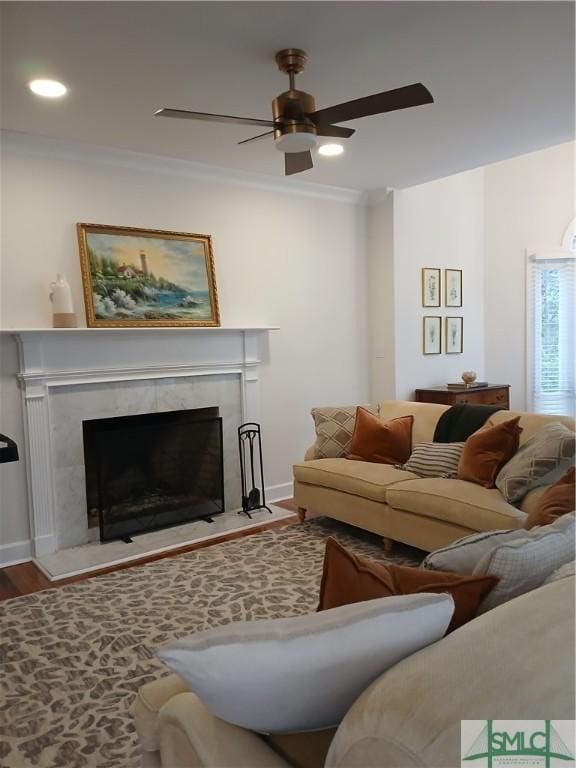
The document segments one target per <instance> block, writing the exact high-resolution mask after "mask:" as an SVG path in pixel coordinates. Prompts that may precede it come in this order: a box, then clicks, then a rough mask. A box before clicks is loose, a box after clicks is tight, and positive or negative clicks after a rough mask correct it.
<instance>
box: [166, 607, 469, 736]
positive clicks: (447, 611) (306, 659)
mask: <svg viewBox="0 0 576 768" xmlns="http://www.w3.org/2000/svg"><path fill="white" fill-rule="evenodd" d="M453 613H454V601H453V599H452V597H450V595H444V594H436V595H431V594H420V595H403V596H401V597H385V598H382V599H381V600H368V601H366V602H364V603H355V604H354V605H344V606H342V607H340V608H333V609H332V610H329V611H322V612H321V613H312V614H308V615H304V616H292V617H290V618H280V619H267V620H262V621H236V622H232V623H230V624H225V625H223V626H219V627H215V628H213V629H208V630H205V631H203V632H197V633H196V634H194V635H192V636H190V637H183V638H180V639H177V640H174V641H173V642H172V643H169V644H168V645H165V646H163V647H162V648H161V649H160V650H159V651H158V652H157V655H158V656H159V658H160V659H162V661H164V662H165V663H166V664H168V665H169V666H170V667H171V668H172V669H173V670H174V671H176V672H177V674H179V675H180V676H181V677H182V678H183V679H184V680H185V681H186V682H187V683H188V685H189V687H190V689H191V690H193V691H194V692H195V693H196V694H197V695H198V696H199V698H200V699H201V700H202V702H203V703H204V705H205V706H206V708H207V709H208V710H209V711H210V712H211V713H212V714H213V715H216V716H217V717H220V718H222V719H223V720H225V721H226V722H229V723H233V724H234V725H239V726H241V727H242V728H248V729H250V730H253V731H259V732H264V733H286V732H294V731H304V730H311V731H312V730H319V729H322V728H329V727H332V726H334V725H336V724H337V723H339V722H340V720H341V719H342V717H343V716H344V715H345V714H346V712H347V710H348V709H349V708H350V706H351V705H352V704H353V702H354V701H355V700H356V698H357V697H358V696H359V695H360V693H361V692H362V691H363V690H364V689H365V688H366V686H368V685H369V684H370V683H371V682H372V681H373V680H375V679H376V678H377V677H379V676H380V675H381V674H382V673H383V672H384V671H385V670H386V669H388V668H389V667H391V666H392V665H393V664H397V663H398V662H399V661H400V660H401V659H403V658H405V657H406V656H408V655H410V654H411V653H415V652H416V651H417V650H419V649H421V648H424V647H425V646H427V645H429V644H430V643H434V642H436V641H437V640H439V639H440V638H441V637H443V635H444V633H445V632H446V628H447V627H448V625H449V623H450V620H451V618H452V614H453ZM239 692H240V693H241V695H239Z"/></svg>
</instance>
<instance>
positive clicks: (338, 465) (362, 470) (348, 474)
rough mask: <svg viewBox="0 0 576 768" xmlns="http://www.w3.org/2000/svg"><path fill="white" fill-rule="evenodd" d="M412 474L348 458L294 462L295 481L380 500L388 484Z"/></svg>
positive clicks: (384, 465)
mask: <svg viewBox="0 0 576 768" xmlns="http://www.w3.org/2000/svg"><path fill="white" fill-rule="evenodd" d="M415 477H416V475H414V474H412V472H404V471H403V470H401V469H396V468H395V467H393V466H392V465H391V464H372V463H370V462H367V461H352V460H350V459H314V460H313V461H303V462H300V463H299V464H294V478H295V479H296V480H297V481H298V482H299V483H308V485H321V486H324V487H325V488H334V489H335V490H337V491H343V492H344V493H351V494H353V495H354V496H363V497H364V498H366V499H372V501H381V502H384V501H386V489H387V487H388V486H389V485H392V484H393V483H398V482H401V481H403V480H411V479H412V478H415Z"/></svg>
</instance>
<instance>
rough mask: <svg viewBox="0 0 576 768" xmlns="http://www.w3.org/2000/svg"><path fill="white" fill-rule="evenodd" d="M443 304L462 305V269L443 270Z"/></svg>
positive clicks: (450, 305) (448, 305) (449, 305)
mask: <svg viewBox="0 0 576 768" xmlns="http://www.w3.org/2000/svg"><path fill="white" fill-rule="evenodd" d="M444 306H445V307H461V306H462V270H461V269H445V270H444Z"/></svg>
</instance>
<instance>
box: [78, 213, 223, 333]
mask: <svg viewBox="0 0 576 768" xmlns="http://www.w3.org/2000/svg"><path fill="white" fill-rule="evenodd" d="M76 230H77V234H78V245H79V249H80V266H81V270H82V284H83V287H84V302H85V306H86V322H87V325H88V327H89V328H142V327H148V328H162V327H212V326H219V325H220V311H219V308H218V291H217V288H216V276H215V272H214V256H213V253H212V239H211V237H210V235H196V234H189V233H187V232H171V231H164V230H160V229H140V228H137V227H117V226H112V225H107V224H85V223H79V224H77V225H76Z"/></svg>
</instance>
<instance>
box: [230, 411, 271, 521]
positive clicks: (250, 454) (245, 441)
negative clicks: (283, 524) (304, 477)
mask: <svg viewBox="0 0 576 768" xmlns="http://www.w3.org/2000/svg"><path fill="white" fill-rule="evenodd" d="M238 450H239V452H240V477H241V478H242V512H244V513H245V514H246V515H248V517H249V518H250V519H252V515H251V514H250V512H255V511H256V510H257V509H267V510H268V512H270V514H272V510H271V509H270V507H268V506H267V504H266V492H265V490H264V466H263V464H262V439H261V436H260V425H259V424H256V423H255V422H253V421H248V422H246V424H241V425H240V426H239V427H238ZM255 453H257V454H258V455H257V457H256V458H255ZM255 461H257V462H258V464H259V465H260V485H261V486H262V487H261V488H259V487H258V485H257V483H256V471H255V469H254V463H255ZM248 469H249V470H250V478H248ZM248 480H249V482H248ZM248 484H250V490H248Z"/></svg>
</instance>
